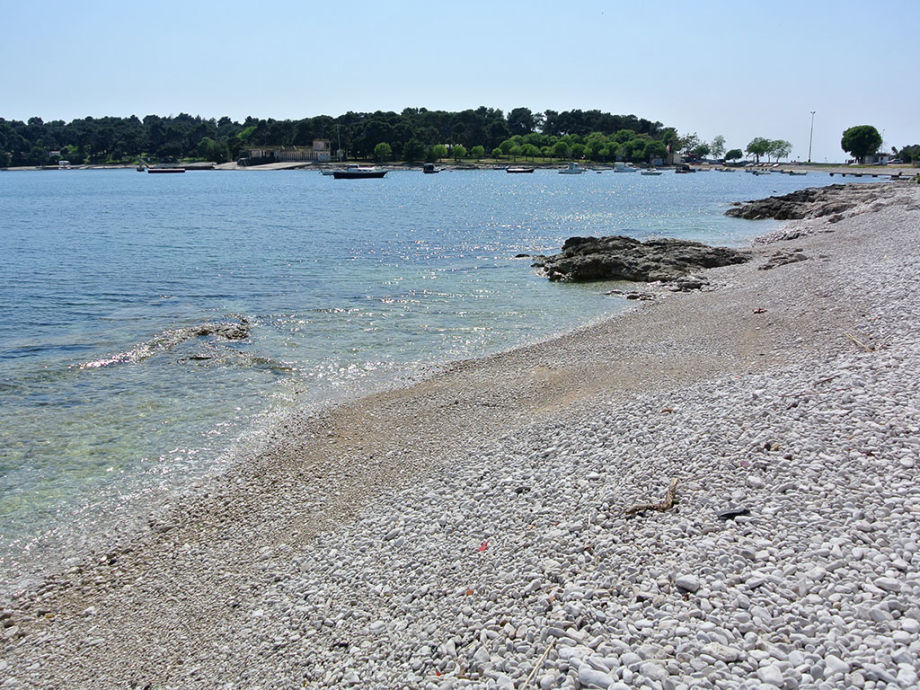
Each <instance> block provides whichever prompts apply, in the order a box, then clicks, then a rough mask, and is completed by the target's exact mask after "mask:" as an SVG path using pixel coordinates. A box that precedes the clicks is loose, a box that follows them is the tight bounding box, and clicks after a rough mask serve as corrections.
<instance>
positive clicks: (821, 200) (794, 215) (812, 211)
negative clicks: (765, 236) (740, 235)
mask: <svg viewBox="0 0 920 690" xmlns="http://www.w3.org/2000/svg"><path fill="white" fill-rule="evenodd" d="M861 192H864V193H861ZM870 193H874V190H869V189H868V188H866V189H862V190H861V189H859V187H855V188H854V186H852V185H842V184H832V185H829V186H827V187H811V188H809V189H800V190H798V191H796V192H790V193H789V194H784V195H783V196H771V197H767V198H766V199H757V200H755V201H745V202H736V203H735V204H734V205H733V206H732V208H730V209H728V210H727V211H726V212H725V215H727V216H734V217H736V218H747V219H748V220H762V219H764V218H773V219H775V220H798V219H800V218H822V217H824V216H830V215H833V214H835V213H843V212H844V211H848V210H850V209H851V208H853V207H854V206H857V205H858V204H860V203H863V202H864V201H865V200H866V196H867V194H870Z"/></svg>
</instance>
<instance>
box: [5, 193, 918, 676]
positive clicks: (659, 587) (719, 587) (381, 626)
mask: <svg viewBox="0 0 920 690" xmlns="http://www.w3.org/2000/svg"><path fill="white" fill-rule="evenodd" d="M867 190H868V192H867ZM853 194H858V195H859V204H858V205H856V206H855V207H853V208H850V209H848V210H846V211H845V212H842V213H837V214H835V215H833V216H821V217H815V218H811V219H803V220H797V221H793V222H791V223H789V224H788V225H786V226H785V227H784V228H782V229H781V230H779V231H778V232H776V233H773V234H772V235H770V236H766V237H763V238H761V239H760V240H759V241H758V242H756V243H754V245H753V247H752V253H753V259H752V261H750V262H749V263H746V264H742V265H735V266H728V267H725V268H719V269H713V270H711V271H708V272H707V273H706V275H705V278H706V281H707V282H708V284H707V285H706V288H705V289H704V290H702V291H697V292H690V293H672V292H670V291H668V290H667V289H664V288H661V287H655V286H651V287H649V288H648V291H649V296H650V297H653V299H649V300H642V302H641V305H640V306H637V308H636V309H635V310H633V311H630V312H627V313H626V314H624V315H622V316H619V317H617V318H614V319H612V320H609V321H606V322H604V323H601V324H598V325H595V326H592V327H590V328H587V329H583V330H580V331H577V332H575V333H572V334H569V335H566V336H564V337H562V338H558V339H555V340H551V341H547V342H543V343H539V344H537V345H533V346H529V347H524V348H520V349H516V350H513V351H510V352H507V353H503V354H500V355H496V356H493V357H489V358H486V359H482V360H475V361H469V362H460V363H457V364H455V365H452V366H450V367H449V368H447V370H446V371H443V372H441V373H439V374H438V375H436V376H434V377H432V378H430V379H428V380H426V381H423V382H421V383H419V384H416V385H414V386H411V387H408V388H403V389H398V390H393V391H389V392H385V393H381V394H378V395H372V396H368V397H365V398H361V399H359V400H355V401H351V402H348V403H346V404H343V405H340V406H338V407H336V408H334V409H330V410H326V411H324V412H321V413H311V414H306V413H304V414H302V415H297V414H293V415H291V417H290V418H289V419H287V420H286V421H285V422H284V424H283V425H281V426H279V428H278V429H277V430H276V431H275V433H274V436H273V437H272V438H270V439H268V440H267V441H266V443H265V445H264V448H262V449H261V450H260V451H259V452H257V453H254V454H253V456H252V457H251V458H250V459H249V461H248V462H245V463H241V464H240V466H238V467H235V468H233V469H232V470H231V471H229V472H228V473H227V474H225V475H222V476H221V477H218V478H216V479H214V480H211V481H209V482H208V483H207V484H202V485H200V486H196V487H193V488H192V489H191V490H190V491H189V493H188V495H187V496H186V497H184V498H182V499H181V500H178V501H176V503H174V504H173V505H172V506H170V507H168V509H166V510H163V511H161V512H158V513H156V514H151V515H150V516H149V519H148V529H147V530H145V531H144V532H143V533H142V534H139V535H134V536H131V537H129V538H127V537H126V538H121V539H119V540H118V541H117V542H114V543H113V544H112V546H111V548H110V549H108V550H106V551H105V552H100V553H95V554H93V555H92V556H91V557H90V558H88V559H87V560H86V561H84V562H82V563H80V564H78V565H72V566H69V567H68V568H67V569H66V570H63V571H62V572H57V573H48V575H47V578H46V580H45V581H44V582H43V583H41V584H39V585H37V586H36V587H34V588H29V589H28V590H23V591H21V592H18V593H17V594H16V595H15V596H14V597H12V598H11V599H10V600H8V601H4V602H2V604H0V605H2V610H0V650H2V651H0V688H7V687H9V688H103V687H105V688H109V687H127V688H215V687H220V688H302V687H305V688H347V687H354V688H432V689H434V688H438V689H440V688H444V689H447V688H502V689H522V688H544V689H545V688H572V689H575V688H607V689H613V688H617V689H620V688H665V689H668V690H672V689H678V688H761V687H767V688H770V687H777V688H841V687H855V688H910V687H916V686H917V685H918V684H920V491H918V488H917V487H918V478H920V331H918V329H917V314H920V270H918V269H920V243H918V234H920V186H918V185H915V184H908V183H895V182H892V183H882V184H872V185H860V186H859V188H858V191H856V190H855V189H854V191H853ZM752 222H756V221H752ZM777 255H782V256H793V255H797V256H796V260H794V261H789V262H785V261H782V260H781V261H776V260H772V261H771V259H775V257H776V256H777ZM675 480H676V484H675ZM669 486H670V487H676V488H675V489H674V494H673V497H674V501H673V505H667V506H665V505H661V506H659V507H662V508H663V509H662V510H655V509H654V508H653V509H647V510H631V509H632V508H635V507H636V506H641V505H642V504H651V505H654V504H658V503H659V502H662V501H664V499H665V497H666V493H667V492H668V489H669Z"/></svg>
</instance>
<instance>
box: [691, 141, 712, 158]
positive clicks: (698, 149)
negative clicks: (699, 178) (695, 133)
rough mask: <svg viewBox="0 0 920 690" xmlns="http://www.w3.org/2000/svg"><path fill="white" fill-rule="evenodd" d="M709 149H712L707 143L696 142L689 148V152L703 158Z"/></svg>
mask: <svg viewBox="0 0 920 690" xmlns="http://www.w3.org/2000/svg"><path fill="white" fill-rule="evenodd" d="M711 150H712V149H710V148H709V144H707V143H702V144H697V145H696V146H694V147H693V150H691V151H690V153H691V154H693V155H694V156H696V157H697V158H705V157H706V156H708V155H709V152H710V151H711Z"/></svg>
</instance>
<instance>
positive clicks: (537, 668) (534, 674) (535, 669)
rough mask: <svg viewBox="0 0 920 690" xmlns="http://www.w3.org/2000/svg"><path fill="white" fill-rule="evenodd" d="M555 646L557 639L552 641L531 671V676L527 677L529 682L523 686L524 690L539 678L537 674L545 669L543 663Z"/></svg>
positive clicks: (526, 681)
mask: <svg viewBox="0 0 920 690" xmlns="http://www.w3.org/2000/svg"><path fill="white" fill-rule="evenodd" d="M554 644H556V638H553V639H552V640H550V643H549V646H548V647H547V648H546V650H545V651H544V652H543V654H541V655H540V658H539V659H537V663H536V665H535V666H534V667H533V670H531V672H530V675H529V676H527V680H525V681H524V684H523V685H522V686H521V688H522V689H523V688H526V687H527V686H528V685H530V682H531V681H532V680H533V679H534V678H536V677H537V673H538V672H539V671H540V669H541V668H542V667H543V662H544V661H546V657H547V655H548V654H549V650H551V649H552V648H553V645H554Z"/></svg>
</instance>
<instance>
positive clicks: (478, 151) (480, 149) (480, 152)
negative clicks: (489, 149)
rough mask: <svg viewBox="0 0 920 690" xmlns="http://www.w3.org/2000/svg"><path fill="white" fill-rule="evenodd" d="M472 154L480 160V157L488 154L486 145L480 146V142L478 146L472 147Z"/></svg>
mask: <svg viewBox="0 0 920 690" xmlns="http://www.w3.org/2000/svg"><path fill="white" fill-rule="evenodd" d="M470 155H471V156H472V157H473V158H475V159H476V160H479V159H480V158H484V157H485V155H486V147H485V146H480V145H479V144H477V145H476V146H474V147H473V148H471V149H470Z"/></svg>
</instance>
